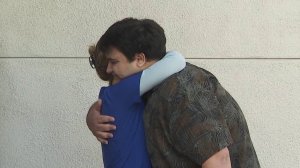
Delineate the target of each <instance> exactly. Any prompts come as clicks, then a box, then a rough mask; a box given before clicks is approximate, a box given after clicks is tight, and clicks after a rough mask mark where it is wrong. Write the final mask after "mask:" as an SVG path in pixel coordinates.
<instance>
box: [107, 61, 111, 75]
mask: <svg viewBox="0 0 300 168" xmlns="http://www.w3.org/2000/svg"><path fill="white" fill-rule="evenodd" d="M106 73H108V74H111V73H112V67H111V63H108V64H107V68H106Z"/></svg>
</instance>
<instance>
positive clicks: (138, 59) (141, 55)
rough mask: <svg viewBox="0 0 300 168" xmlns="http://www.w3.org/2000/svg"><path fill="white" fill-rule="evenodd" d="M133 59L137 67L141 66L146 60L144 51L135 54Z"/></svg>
mask: <svg viewBox="0 0 300 168" xmlns="http://www.w3.org/2000/svg"><path fill="white" fill-rule="evenodd" d="M135 61H136V66H137V67H139V68H141V67H143V66H144V65H145V64H146V62H147V59H146V56H145V54H144V53H137V54H135Z"/></svg>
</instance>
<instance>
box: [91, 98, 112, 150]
mask: <svg viewBox="0 0 300 168" xmlns="http://www.w3.org/2000/svg"><path fill="white" fill-rule="evenodd" d="M101 105H102V102H101V100H98V101H96V102H94V103H93V105H92V106H91V107H90V109H89V111H88V113H87V116H86V123H87V126H88V128H89V129H90V130H91V132H92V133H93V135H94V136H95V137H96V138H97V139H98V140H99V141H100V142H101V143H104V144H107V143H108V141H107V139H108V138H112V137H113V134H112V133H110V132H109V131H112V130H115V129H116V126H115V125H113V124H110V122H113V121H114V118H113V117H111V116H105V115H101V112H100V109H101Z"/></svg>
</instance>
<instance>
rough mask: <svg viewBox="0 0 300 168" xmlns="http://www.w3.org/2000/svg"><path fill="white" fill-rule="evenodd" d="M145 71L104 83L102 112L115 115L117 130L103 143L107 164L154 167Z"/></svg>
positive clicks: (110, 166)
mask: <svg viewBox="0 0 300 168" xmlns="http://www.w3.org/2000/svg"><path fill="white" fill-rule="evenodd" d="M141 75H142V72H139V73H136V74H134V75H131V76H129V77H127V78H125V79H123V80H121V81H120V82H119V83H117V84H115V85H111V86H109V87H102V88H101V90H100V93H99V98H100V99H102V103H103V104H102V114H103V115H110V116H113V117H115V122H114V124H115V125H116V126H117V130H116V131H115V132H114V133H113V134H114V137H113V138H112V139H110V140H109V144H102V154H103V162H104V167H105V168H121V167H122V168H151V162H150V159H149V156H148V152H147V148H146V142H145V132H144V123H143V112H144V102H143V100H142V98H141V96H140V79H141Z"/></svg>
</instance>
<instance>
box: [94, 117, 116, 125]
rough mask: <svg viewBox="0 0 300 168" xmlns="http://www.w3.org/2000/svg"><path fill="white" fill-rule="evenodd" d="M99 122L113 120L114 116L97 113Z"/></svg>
mask: <svg viewBox="0 0 300 168" xmlns="http://www.w3.org/2000/svg"><path fill="white" fill-rule="evenodd" d="M97 121H98V123H99V124H103V123H110V122H114V121H115V118H114V117H112V116H106V115H99V116H98V119H97Z"/></svg>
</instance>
